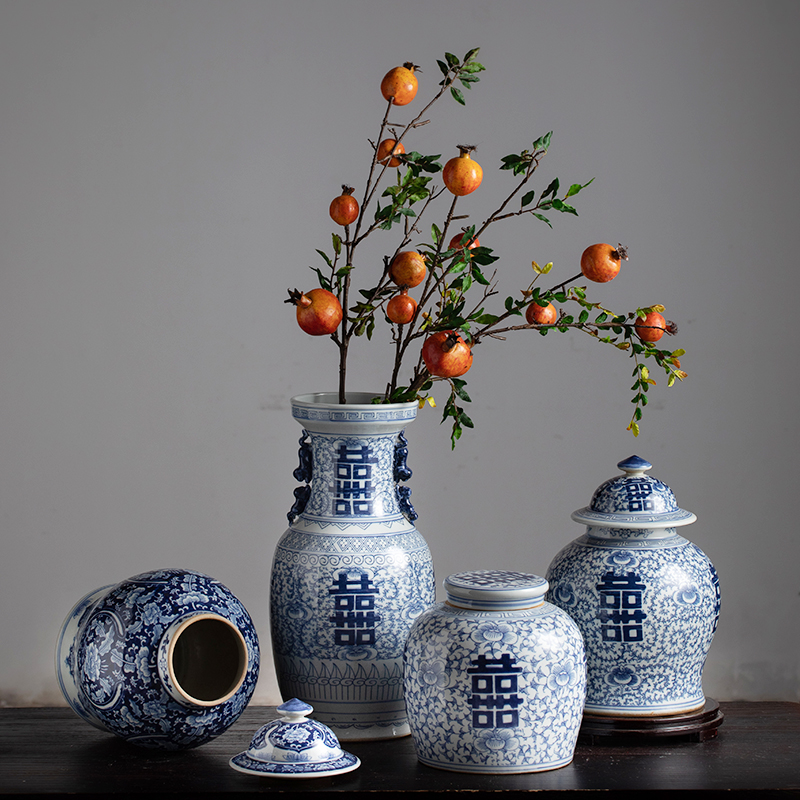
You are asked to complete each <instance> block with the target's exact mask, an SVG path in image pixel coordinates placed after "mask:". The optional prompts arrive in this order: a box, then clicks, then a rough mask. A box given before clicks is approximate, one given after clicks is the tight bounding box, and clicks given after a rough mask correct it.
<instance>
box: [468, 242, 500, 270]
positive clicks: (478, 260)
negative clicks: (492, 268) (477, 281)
mask: <svg viewBox="0 0 800 800" xmlns="http://www.w3.org/2000/svg"><path fill="white" fill-rule="evenodd" d="M469 255H470V258H471V260H472V262H473V263H474V264H480V265H481V266H483V267H487V266H489V264H494V262H495V261H497V260H498V258H499V256H494V255H492V249H491V248H489V247H483V246H480V247H473V248H472V249H471V250H470V251H469Z"/></svg>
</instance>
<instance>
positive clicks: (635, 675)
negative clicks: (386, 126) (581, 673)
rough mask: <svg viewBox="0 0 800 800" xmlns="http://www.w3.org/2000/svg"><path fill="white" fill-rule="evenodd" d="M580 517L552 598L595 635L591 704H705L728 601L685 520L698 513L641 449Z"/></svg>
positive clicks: (638, 708) (636, 712) (558, 560)
mask: <svg viewBox="0 0 800 800" xmlns="http://www.w3.org/2000/svg"><path fill="white" fill-rule="evenodd" d="M618 466H619V467H620V468H622V469H623V470H624V471H625V473H626V474H625V476H618V477H617V478H614V479H612V480H611V481H606V482H605V483H604V484H602V485H601V486H600V487H599V488H598V490H597V491H596V492H595V496H594V498H593V499H592V504H591V505H590V506H587V507H586V508H584V509H581V510H580V511H576V512H575V513H574V514H573V515H572V517H573V519H575V520H576V521H578V522H583V523H585V524H586V525H587V527H586V533H585V534H584V535H583V536H581V537H579V538H578V539H576V540H575V541H573V542H572V543H571V544H569V545H567V546H566V547H565V548H564V549H563V550H562V551H561V552H560V553H558V554H557V555H556V557H555V558H554V559H553V561H552V563H551V565H550V568H549V569H548V571H547V580H548V581H549V582H550V589H549V592H548V595H547V599H548V600H549V601H550V602H552V603H554V604H555V605H557V606H559V607H560V608H562V609H563V610H564V611H566V612H567V613H568V614H570V616H572V618H573V619H574V620H575V622H576V623H577V625H578V627H579V628H580V630H581V633H582V634H583V638H584V642H585V644H586V659H587V671H588V685H587V692H586V712H587V713H591V714H601V715H610V716H618V717H643V716H664V715H671V714H683V713H690V712H692V711H695V710H699V709H702V707H703V706H704V704H705V696H704V694H703V688H702V674H703V666H704V665H705V661H706V656H707V655H708V651H709V648H710V646H711V639H712V637H713V635H714V631H715V630H716V627H717V621H718V619H719V610H720V591H719V580H718V578H717V574H716V571H715V570H714V567H713V566H712V564H711V562H710V561H709V560H708V558H707V557H706V555H705V554H704V553H703V552H702V550H700V548H699V547H697V546H696V545H694V544H692V543H691V542H689V541H688V540H687V539H685V538H684V537H683V536H680V535H678V532H677V528H676V526H678V525H687V524H689V523H691V522H694V520H695V516H694V514H692V513H690V512H688V511H684V510H682V509H680V508H678V506H677V504H676V502H675V498H674V495H673V494H672V491H671V490H670V489H669V487H668V486H666V485H665V484H663V483H662V482H660V481H658V480H657V479H655V478H652V477H650V476H648V475H646V474H645V472H646V470H648V469H650V466H651V465H650V464H649V463H648V462H646V461H643V460H642V459H640V458H638V456H632V457H630V458H629V459H627V460H625V461H623V462H620V464H619V465H618Z"/></svg>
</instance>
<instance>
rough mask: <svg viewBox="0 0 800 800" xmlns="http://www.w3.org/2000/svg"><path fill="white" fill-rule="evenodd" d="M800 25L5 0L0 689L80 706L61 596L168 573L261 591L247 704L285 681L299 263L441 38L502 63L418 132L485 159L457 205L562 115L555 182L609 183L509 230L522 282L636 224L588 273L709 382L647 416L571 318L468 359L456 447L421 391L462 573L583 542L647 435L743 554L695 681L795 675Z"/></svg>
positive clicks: (525, 8)
mask: <svg viewBox="0 0 800 800" xmlns="http://www.w3.org/2000/svg"><path fill="white" fill-rule="evenodd" d="M799 27H800V4H798V3H796V2H793V1H790V2H778V1H777V0H759V2H751V1H749V0H748V1H747V2H745V1H743V0H659V2H650V1H649V0H647V1H645V0H591V1H588V0H562V2H559V3H551V2H539V1H538V0H492V2H488V0H460V1H457V0H437V1H435V2H425V1H423V0H406V2H404V3H396V2H391V3H389V2H385V1H384V0H333V1H332V2H321V1H319V2H311V0H291V2H288V1H287V2H268V1H267V0H225V1H224V2H223V1H222V0H216V1H214V0H127V1H125V2H122V1H120V0H2V1H1V2H0V109H2V112H1V113H0V243H1V244H0V437H2V438H1V440H0V441H1V442H2V450H1V451H0V452H2V458H0V541H1V542H2V557H1V558H0V607H1V608H2V612H3V613H2V614H0V643H2V644H0V702H2V703H4V704H8V705H26V704H34V705H37V704H39V705H47V704H60V703H61V702H62V700H61V697H60V694H59V692H58V689H57V686H56V682H55V678H54V673H53V664H52V661H53V647H54V642H55V637H56V633H57V630H58V628H59V626H60V624H61V622H62V619H63V617H64V615H65V614H66V613H67V611H68V610H69V609H70V607H71V606H72V604H73V603H75V602H76V601H77V600H78V599H79V598H80V597H82V596H83V595H84V594H86V593H87V592H89V591H90V590H93V589H95V588H98V587H100V586H103V585H105V584H108V583H115V582H117V581H119V580H122V579H124V578H126V577H128V576H130V575H134V574H136V573H138V572H141V571H143V570H147V569H154V568H159V567H171V566H179V567H187V568H191V569H197V570H200V571H203V572H206V573H208V574H210V575H213V576H214V577H216V578H218V579H219V580H221V581H222V582H223V583H225V584H226V585H227V586H229V587H230V588H231V589H232V590H233V591H234V592H235V593H236V594H237V595H238V596H239V597H240V598H241V599H242V601H243V602H244V603H245V605H246V606H247V607H248V608H249V610H250V611H251V613H252V615H253V617H254V619H255V622H256V625H257V627H258V629H259V634H260V637H261V642H262V648H263V653H264V667H263V671H262V677H261V680H260V683H259V687H258V690H257V694H256V698H255V700H256V702H261V703H273V702H277V701H278V693H277V687H276V683H275V678H274V672H273V669H272V663H271V655H270V642H269V630H268V627H269V626H268V589H269V571H270V563H271V559H272V552H273V549H274V547H275V544H276V542H277V540H278V538H279V536H280V535H281V533H282V532H283V530H284V528H285V525H286V516H285V515H286V512H287V511H288V508H289V506H290V505H291V502H292V489H293V488H294V486H295V485H296V484H295V482H294V480H293V478H292V476H291V472H292V470H293V469H294V467H295V466H296V464H297V461H296V450H297V440H298V438H299V435H300V429H299V426H297V425H296V424H295V423H294V422H293V421H292V420H291V417H290V413H289V398H290V397H291V396H292V395H294V394H299V393H304V392H309V391H322V390H329V389H333V388H334V386H335V381H336V365H335V352H334V349H333V347H332V345H331V344H330V343H329V342H327V341H326V340H322V341H320V340H315V339H311V338H310V337H307V336H305V335H304V334H303V333H302V332H300V331H299V329H298V328H297V327H296V325H295V322H294V319H293V314H292V310H291V309H290V308H289V307H288V306H286V305H284V303H283V300H284V297H285V296H286V289H287V287H294V286H299V287H301V288H303V287H305V288H310V287H311V286H312V285H313V275H312V273H311V272H310V271H309V269H308V266H309V265H314V266H317V265H318V264H320V263H321V262H319V261H318V257H317V255H316V254H315V252H314V250H315V248H326V247H328V246H329V242H330V233H331V231H332V230H333V227H334V226H333V225H332V224H331V222H330V220H329V218H328V211H327V209H328V204H329V202H330V200H331V198H332V197H333V196H334V195H335V194H337V193H338V189H339V186H340V184H342V183H343V182H349V183H351V184H352V185H356V186H359V185H362V184H363V180H364V178H365V177H366V172H367V168H368V162H369V157H370V152H369V145H368V142H367V139H368V138H374V137H375V136H376V135H377V132H378V124H379V121H380V117H381V115H382V113H383V110H384V103H383V100H382V98H381V96H380V93H379V90H378V86H379V82H380V79H381V77H382V76H383V74H384V73H385V72H386V71H387V70H388V69H389V68H390V67H392V66H394V65H396V64H399V63H402V62H404V61H407V60H412V61H415V62H416V63H418V64H420V65H421V66H422V68H423V70H424V72H423V74H422V76H421V89H420V94H419V97H418V100H417V101H415V104H417V105H418V104H419V103H421V102H422V99H424V98H427V97H429V96H430V95H431V94H432V92H433V86H434V84H435V83H437V82H438V80H439V72H438V69H437V67H436V64H435V60H436V59H437V58H441V57H442V56H443V55H444V53H445V51H452V52H455V53H457V54H458V55H462V54H463V53H465V52H466V51H467V50H468V49H470V48H472V47H476V46H478V47H480V48H481V61H483V63H484V64H485V65H486V66H487V70H488V71H487V72H486V73H484V74H483V76H482V81H481V83H480V84H478V86H477V87H476V88H475V89H474V90H473V91H472V92H471V93H470V94H469V96H468V98H467V100H468V102H467V106H466V108H462V107H461V106H458V105H457V104H456V103H454V102H452V101H451V100H445V101H443V102H442V104H441V105H440V106H439V107H438V109H435V110H434V112H432V114H431V119H432V120H433V121H432V122H431V124H429V125H427V126H425V127H423V128H421V129H419V131H418V132H417V135H416V136H415V137H414V138H413V140H409V143H410V144H413V146H414V148H415V149H417V150H419V151H421V152H428V153H443V154H445V156H446V157H449V154H450V153H453V154H454V153H455V145H456V144H457V143H460V142H463V141H467V142H470V143H476V144H477V145H478V148H479V149H478V152H477V154H476V157H477V159H478V160H479V162H480V163H481V164H482V165H483V167H484V170H485V177H484V183H483V186H482V187H481V189H480V191H479V192H477V193H476V194H475V195H472V196H471V197H470V198H467V199H465V200H464V201H463V202H462V204H461V208H460V210H461V211H462V212H465V213H470V214H472V215H473V217H472V218H473V219H475V220H479V221H480V220H483V219H484V218H485V217H486V215H487V214H488V213H489V212H490V211H491V210H493V209H494V208H495V207H496V205H497V204H498V202H499V200H500V199H501V198H502V197H503V196H504V193H505V191H506V190H507V187H508V186H509V184H510V181H511V179H510V177H509V176H508V174H507V173H500V172H498V171H497V170H496V166H497V165H498V164H499V160H500V158H501V157H502V156H504V155H506V154H508V153H511V152H518V151H519V150H520V149H522V148H523V147H525V146H527V145H529V144H530V143H531V142H532V141H533V140H534V139H535V138H537V137H538V136H540V135H542V134H543V133H546V132H547V131H549V130H553V131H554V132H555V133H554V137H553V144H552V147H551V150H550V153H549V154H548V156H547V158H546V159H545V161H544V163H543V165H542V167H541V171H540V173H541V175H540V178H539V179H538V183H537V184H536V186H537V187H538V188H539V189H540V190H541V189H543V188H544V187H545V186H546V185H547V182H549V181H550V179H551V178H552V177H555V176H558V177H560V179H561V181H562V183H571V182H577V181H580V182H585V181H586V180H588V179H589V178H592V177H595V178H596V180H595V182H594V184H593V185H592V186H591V187H590V188H589V189H587V190H586V191H585V192H584V193H583V194H581V195H580V196H579V197H578V198H577V199H576V204H577V206H578V210H579V212H580V217H578V218H577V219H576V218H573V217H566V216H562V217H558V218H556V219H555V220H554V230H552V231H551V230H550V229H548V228H547V227H546V226H545V225H543V224H542V223H537V222H536V221H535V220H530V221H515V222H505V223H498V224H497V225H495V226H494V228H493V231H494V232H493V234H492V235H491V237H488V239H490V240H491V241H489V240H485V241H484V242H483V243H484V244H487V245H489V246H491V247H493V248H494V249H495V251H496V253H497V254H498V255H500V256H501V261H500V262H499V264H500V268H501V290H502V291H504V292H505V293H511V292H513V291H514V290H516V289H517V288H519V287H520V286H521V285H522V284H523V283H525V282H526V281H527V280H528V279H529V277H530V274H531V273H530V261H531V259H536V260H537V261H539V263H545V262H547V261H551V260H552V261H554V263H555V268H554V272H553V273H552V274H553V275H558V276H560V277H561V278H566V277H568V276H571V275H573V274H574V273H575V272H577V271H578V270H577V269H576V267H577V264H578V259H579V257H580V253H581V252H582V250H583V248H584V247H585V246H587V245H588V244H591V243H593V242H596V241H608V242H611V243H616V242H618V241H619V242H624V243H626V244H627V245H628V246H629V248H630V251H631V260H630V261H629V262H627V263H626V264H625V265H624V267H623V271H622V272H621V274H620V276H619V277H618V278H617V279H616V280H615V281H613V282H612V283H610V284H607V285H604V286H597V287H596V288H595V289H594V290H593V292H592V294H593V296H594V298H595V299H597V300H598V301H601V302H603V303H605V304H607V305H609V306H610V307H612V308H614V309H616V310H627V309H629V308H632V307H636V306H637V305H649V304H652V303H657V302H659V303H662V304H664V305H665V306H666V308H667V313H666V315H667V317H669V318H670V319H673V320H675V321H676V322H677V323H678V325H679V328H680V333H679V336H678V337H677V338H676V339H674V340H672V341H671V344H673V345H674V346H681V347H684V348H685V349H686V350H687V355H686V356H685V358H684V359H683V366H684V368H685V369H686V370H687V371H688V372H689V377H688V379H687V380H686V381H685V383H684V384H683V385H680V386H678V387H673V388H671V389H667V388H666V386H665V385H663V384H664V383H665V382H663V381H659V385H658V386H657V387H655V389H653V390H652V392H651V403H650V405H649V406H648V408H647V409H646V410H645V416H644V420H643V427H642V433H641V435H640V437H639V438H638V439H637V440H634V439H633V437H632V436H631V434H630V433H628V432H626V425H627V423H628V420H629V417H630V413H631V411H632V408H633V407H632V406H631V404H630V402H629V398H630V396H631V393H630V392H629V386H630V383H631V378H630V375H631V370H632V367H633V364H632V362H631V361H629V360H628V359H627V358H625V357H624V356H623V355H622V354H621V353H618V352H616V351H614V350H612V349H611V348H607V347H604V346H601V345H599V344H597V343H595V342H593V341H591V340H590V339H589V338H588V337H586V336H583V337H581V336H579V335H565V336H552V335H551V336H548V337H547V338H546V339H542V338H541V337H539V336H536V335H527V334H519V335H517V337H516V338H510V339H509V340H507V341H506V342H492V343H488V344H484V345H483V346H481V347H480V348H479V349H478V350H476V354H475V364H474V366H473V368H472V371H471V373H470V374H469V375H468V376H467V377H468V378H469V390H470V393H471V395H472V398H473V403H472V407H471V409H470V411H471V416H472V418H473V420H474V421H475V424H476V428H475V430H474V431H468V432H467V433H466V434H465V436H464V438H463V439H462V441H461V443H460V444H459V445H458V446H457V448H456V450H455V452H452V453H451V452H450V448H449V440H448V431H447V427H446V426H440V424H439V420H440V413H439V411H436V410H430V409H426V410H425V411H423V412H422V413H421V415H420V417H419V418H418V419H417V421H416V422H415V423H414V425H413V426H411V427H410V428H409V429H408V432H407V433H408V438H409V442H410V459H409V462H410V465H411V467H412V468H413V469H414V471H415V474H414V477H413V479H412V480H411V482H410V485H411V487H412V489H413V502H414V504H415V506H416V508H417V511H418V512H419V515H420V516H419V521H418V526H419V529H420V530H421V531H422V533H423V534H424V535H425V537H426V538H427V540H428V541H429V543H430V546H431V549H432V551H433V556H434V563H435V565H436V571H437V580H438V582H439V583H441V580H442V579H443V578H444V577H445V576H446V575H447V574H449V573H451V572H455V571H459V570H464V569H472V568H495V567H496V568H502V567H513V568H524V569H527V570H529V571H532V572H538V573H540V574H543V573H544V571H545V570H546V569H547V566H548V564H549V562H550V560H551V559H552V558H553V556H554V555H555V554H556V553H557V552H558V550H559V549H560V548H561V547H562V546H564V545H565V544H567V543H568V542H570V541H571V540H572V539H574V538H576V537H577V536H579V535H580V534H581V533H582V530H581V529H580V528H579V527H578V526H577V525H575V524H574V523H573V522H571V520H570V518H569V515H570V513H571V512H572V511H573V510H574V509H576V508H579V507H581V506H583V505H585V504H586V503H587V502H588V501H589V499H590V497H591V494H592V491H593V490H594V488H595V487H596V486H597V485H598V484H599V483H601V482H602V481H603V480H605V479H607V478H609V477H612V476H613V475H615V474H616V473H617V470H616V466H615V465H616V463H617V461H619V460H620V459H622V458H624V457H626V456H628V455H630V454H631V453H637V454H639V455H641V456H643V457H644V458H647V459H648V460H649V461H651V462H652V463H653V464H654V468H653V470H652V474H654V475H655V476H657V477H659V478H661V479H662V480H664V481H666V482H667V483H668V484H670V485H671V486H672V488H673V489H674V491H675V493H676V495H677V498H678V502H679V504H680V505H681V506H682V507H684V508H687V509H689V510H692V511H694V512H695V513H696V514H697V515H698V521H697V522H696V523H695V524H694V525H692V526H690V527H689V528H687V529H684V533H685V534H686V535H687V536H688V538H689V539H691V540H692V541H694V542H695V543H696V544H698V545H699V546H700V547H701V548H702V549H703V550H704V551H705V552H706V553H707V554H708V555H709V557H710V558H711V560H712V561H713V562H714V564H715V566H716V567H717V569H718V572H719V574H720V578H721V584H722V599H723V605H722V618H721V622H720V626H719V629H718V632H717V636H716V638H715V640H714V643H713V646H712V650H711V654H710V657H709V659H708V662H707V666H706V672H705V683H704V685H705V690H706V694H707V695H709V696H710V697H714V698H716V699H718V700H731V699H739V698H745V699H752V700H758V699H787V700H800V688H799V687H800V681H798V678H799V677H800V652H799V651H800V646H799V645H798V641H800V638H799V636H798V634H800V586H799V585H798V584H799V581H798V577H797V576H798V570H797V566H798V560H800V559H799V557H800V544H798V537H797V523H796V516H797V515H796V509H795V502H794V500H793V499H792V498H793V497H794V498H796V496H797V475H798V470H797V462H796V450H797V443H798V416H797V402H796V392H797V382H798V379H797V356H796V353H795V347H794V339H795V335H796V330H795V329H796V319H795V316H796V307H797V306H796V298H797V294H798V288H800V286H799V284H800V282H799V281H798V269H797V211H798V204H797V189H796V187H797V184H798V157H797V131H798V102H797V78H798V74H800V72H799V71H798V66H799V64H798V49H797V46H796V34H797V31H798V29H799ZM415 107H416V106H415V105H412V106H409V107H407V110H406V111H400V110H398V112H397V113H396V114H395V113H393V114H392V118H393V119H396V120H398V121H400V122H402V121H403V120H406V119H409V118H410V117H411V116H412V115H413V114H414V113H416V112H415V111H414V108H415ZM386 242H387V243H386V244H385V245H384V244H383V243H382V242H381V241H378V240H377V238H376V241H375V244H374V247H375V248H376V249H374V250H372V251H367V252H368V253H369V252H371V253H372V254H373V255H372V256H371V258H374V263H370V262H369V260H367V261H364V262H362V263H361V264H360V265H358V266H359V268H360V270H361V273H360V274H362V275H363V274H365V273H366V272H368V270H370V269H377V267H378V266H379V264H380V256H381V255H382V254H383V252H389V251H391V250H392V249H393V248H394V244H392V243H391V242H389V241H388V239H387V240H386ZM365 249H366V248H365ZM374 274H377V273H374ZM370 280H372V277H367V278H364V281H363V282H364V283H365V284H366V283H369V282H370ZM503 296H504V295H503ZM388 354H389V349H388V335H387V334H386V332H385V330H380V331H379V332H378V333H377V334H376V338H375V339H374V340H373V343H372V344H371V345H370V346H368V347H367V346H363V345H362V344H361V343H360V342H359V346H357V347H356V348H355V349H354V352H353V357H352V363H351V372H352V376H351V384H350V386H351V388H353V389H368V390H371V389H373V388H376V387H377V388H378V389H380V388H381V387H382V386H383V385H384V383H385V381H386V375H387V367H386V365H387V364H388ZM656 378H657V380H658V376H656ZM440 398H441V400H442V401H443V397H442V395H440ZM440 408H441V405H440Z"/></svg>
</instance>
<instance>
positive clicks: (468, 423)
mask: <svg viewBox="0 0 800 800" xmlns="http://www.w3.org/2000/svg"><path fill="white" fill-rule="evenodd" d="M458 421H459V422H460V423H461V424H462V425H464V426H466V427H467V428H474V427H475V423H474V422H473V421H472V420H471V419H470V418H469V417H468V416H467V415H466V414H465V413H464V412H463V411H462V412H461V414H460V416H459V418H458Z"/></svg>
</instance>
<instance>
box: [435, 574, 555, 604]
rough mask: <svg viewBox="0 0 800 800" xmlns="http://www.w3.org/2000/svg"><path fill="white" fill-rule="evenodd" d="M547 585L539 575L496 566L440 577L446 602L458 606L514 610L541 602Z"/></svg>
mask: <svg viewBox="0 0 800 800" xmlns="http://www.w3.org/2000/svg"><path fill="white" fill-rule="evenodd" d="M548 586H549V584H548V583H547V581H546V580H545V579H544V578H542V577H540V576H539V575H533V574H532V573H530V572H514V571H511V570H500V569H481V570H473V571H472V572H457V573H455V574H454V575H450V576H449V577H447V578H445V580H444V589H445V592H447V602H448V603H449V604H450V605H451V606H456V607H458V608H471V609H476V610H481V611H514V610H517V609H523V608H534V607H536V606H540V605H542V604H543V603H544V596H545V593H546V592H547V589H548Z"/></svg>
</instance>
